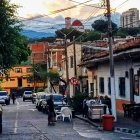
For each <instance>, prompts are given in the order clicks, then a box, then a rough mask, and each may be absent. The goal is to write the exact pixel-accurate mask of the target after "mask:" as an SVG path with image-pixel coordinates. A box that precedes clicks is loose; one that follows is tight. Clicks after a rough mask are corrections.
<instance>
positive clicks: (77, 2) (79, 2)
mask: <svg viewBox="0 0 140 140" xmlns="http://www.w3.org/2000/svg"><path fill="white" fill-rule="evenodd" d="M68 1H72V2H75V3H80V2H77V1H74V0H68ZM83 5H85V6H90V7H94V8H99V9H106V8H104V7H100V6H96V5H87V4H83Z"/></svg>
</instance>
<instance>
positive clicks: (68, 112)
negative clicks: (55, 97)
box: [61, 107, 72, 122]
mask: <svg viewBox="0 0 140 140" xmlns="http://www.w3.org/2000/svg"><path fill="white" fill-rule="evenodd" d="M61 115H62V120H63V121H64V120H65V118H69V120H70V122H71V120H72V111H71V110H70V108H68V107H62V108H61Z"/></svg>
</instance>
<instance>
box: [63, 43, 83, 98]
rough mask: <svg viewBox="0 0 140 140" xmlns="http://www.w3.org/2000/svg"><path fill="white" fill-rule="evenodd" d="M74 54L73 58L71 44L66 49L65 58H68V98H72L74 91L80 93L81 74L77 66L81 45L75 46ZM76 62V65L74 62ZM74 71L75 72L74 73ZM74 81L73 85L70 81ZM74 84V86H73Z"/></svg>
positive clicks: (72, 45)
mask: <svg viewBox="0 0 140 140" xmlns="http://www.w3.org/2000/svg"><path fill="white" fill-rule="evenodd" d="M75 54H76V57H75V56H74V44H71V45H69V46H68V47H67V58H68V79H69V93H70V96H71V97H72V96H74V95H75V93H76V91H77V92H80V89H79V88H80V87H79V85H80V83H79V82H80V81H79V76H81V74H82V70H81V67H79V66H78V64H79V63H81V55H82V54H81V44H77V43H76V44H75ZM74 59H75V60H76V65H75V61H74ZM65 60H66V59H65V55H63V61H62V78H63V79H64V80H66V61H65ZM75 71H76V72H75ZM74 78H75V79H76V81H75V82H76V83H73V81H72V79H74ZM75 84H76V85H75Z"/></svg>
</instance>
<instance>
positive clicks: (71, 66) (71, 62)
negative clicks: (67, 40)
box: [70, 56, 73, 68]
mask: <svg viewBox="0 0 140 140" xmlns="http://www.w3.org/2000/svg"><path fill="white" fill-rule="evenodd" d="M70 68H73V56H70Z"/></svg>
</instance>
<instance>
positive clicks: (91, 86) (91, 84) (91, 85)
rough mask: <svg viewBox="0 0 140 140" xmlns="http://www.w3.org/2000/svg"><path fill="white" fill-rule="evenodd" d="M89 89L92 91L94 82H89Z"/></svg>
mask: <svg viewBox="0 0 140 140" xmlns="http://www.w3.org/2000/svg"><path fill="white" fill-rule="evenodd" d="M90 91H92V92H93V91H94V83H90Z"/></svg>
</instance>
